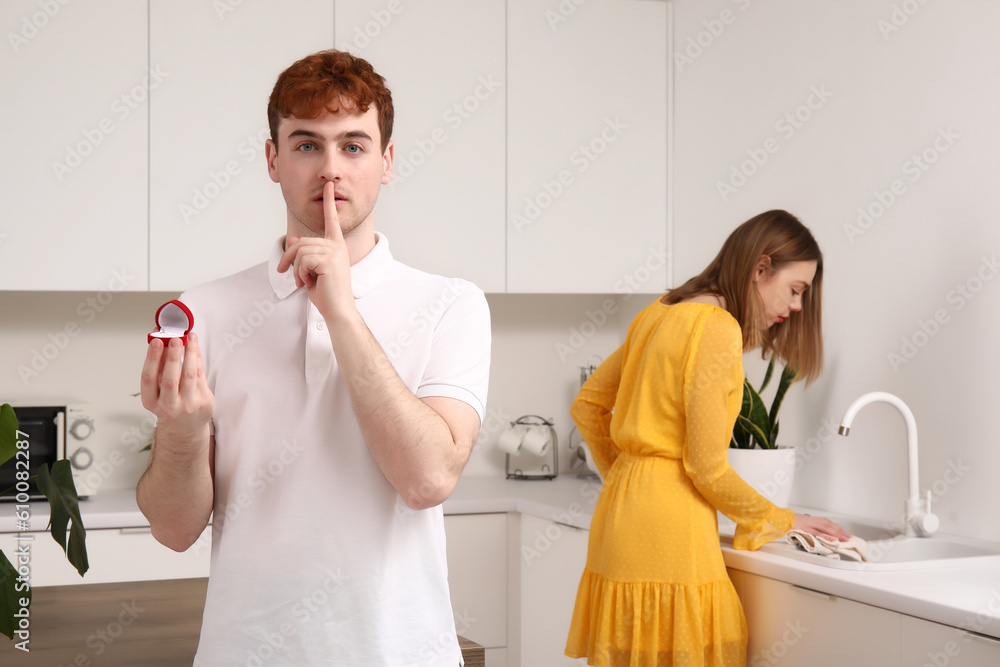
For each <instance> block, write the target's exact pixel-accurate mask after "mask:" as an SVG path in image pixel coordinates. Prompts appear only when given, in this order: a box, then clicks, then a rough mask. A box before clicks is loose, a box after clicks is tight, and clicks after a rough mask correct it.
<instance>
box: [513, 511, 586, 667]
mask: <svg viewBox="0 0 1000 667" xmlns="http://www.w3.org/2000/svg"><path fill="white" fill-rule="evenodd" d="M519 516H520V548H519V554H518V558H517V570H518V571H519V573H520V577H519V579H520V585H519V586H518V591H517V593H518V596H519V605H518V610H519V617H520V619H519V622H518V624H517V629H518V641H517V646H518V649H519V650H518V655H517V657H518V658H519V660H520V661H519V662H515V661H514V660H513V659H511V661H510V663H509V665H510V667H518V666H519V665H520V666H521V667H541V666H543V665H544V667H554V666H555V665H581V664H586V660H584V659H582V658H581V659H572V658H568V657H566V655H565V653H564V652H565V650H566V638H567V637H568V636H569V624H570V619H572V617H573V606H574V605H575V603H576V591H577V588H578V587H579V585H580V575H582V574H583V568H584V565H586V563H587V540H588V537H589V534H590V533H589V532H588V531H586V530H583V529H581V528H575V527H573V526H568V525H566V524H563V523H557V522H555V521H549V520H546V519H540V518H538V517H535V516H531V515H528V514H521V515H519Z"/></svg>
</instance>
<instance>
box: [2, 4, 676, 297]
mask: <svg viewBox="0 0 1000 667" xmlns="http://www.w3.org/2000/svg"><path fill="white" fill-rule="evenodd" d="M8 5H10V7H8V14H9V15H12V16H16V17H23V18H22V19H21V20H19V21H18V22H16V26H17V27H16V30H12V31H11V32H10V33H9V34H8V42H9V46H10V49H9V50H6V51H4V52H3V54H0V74H2V75H3V77H4V78H3V80H4V82H5V83H7V84H8V85H9V86H10V90H11V91H12V94H11V95H8V99H7V100H5V103H4V105H2V108H0V119H2V120H3V121H5V125H6V127H8V128H11V129H12V130H13V131H12V132H9V133H8V134H9V136H8V141H10V142H12V143H13V152H12V153H11V155H13V156H16V159H14V160H9V161H8V162H7V163H5V166H3V167H0V170H2V171H0V177H2V178H3V180H4V183H5V185H6V188H7V189H6V193H7V194H6V196H5V200H4V203H5V204H6V206H5V207H4V212H3V214H2V217H0V290H20V289H37V290H121V289H129V290H140V291H141V290H153V291H171V292H173V291H183V290H185V289H188V288H190V287H192V286H194V285H197V284H200V283H203V282H206V281H209V280H213V279H216V278H220V277H223V276H226V275H229V274H232V273H234V272H237V271H240V270H242V269H244V268H247V267H249V266H252V265H254V264H257V263H259V262H262V261H264V260H265V259H266V258H267V256H268V253H269V250H270V247H271V244H273V243H274V242H275V241H276V240H277V239H278V237H280V236H281V235H282V234H283V233H284V232H285V229H286V224H287V219H286V210H285V205H284V200H283V198H282V195H281V189H280V186H278V185H277V184H275V183H273V182H272V181H271V180H270V178H269V177H268V174H267V165H266V160H265V142H266V141H267V139H268V138H269V128H268V124H267V113H266V109H267V103H268V98H269V96H270V93H271V89H272V87H273V85H274V82H275V80H276V78H277V76H278V75H279V74H280V73H281V72H282V71H283V70H284V69H285V68H286V67H288V66H289V65H290V64H291V63H293V62H294V61H295V60H297V59H299V58H301V57H303V56H305V55H307V54H309V53H313V52H315V51H319V50H322V49H327V48H331V47H337V48H340V49H344V50H347V51H350V52H353V53H355V54H356V55H359V56H361V57H363V58H365V59H367V60H369V61H370V62H371V63H372V64H373V65H374V66H375V68H376V70H377V71H378V72H380V73H381V74H382V75H383V76H385V77H386V79H387V81H388V84H389V87H390V89H391V90H392V92H393V99H394V104H395V111H396V122H395V128H394V132H393V140H394V158H395V159H394V175H393V178H392V180H391V182H390V183H389V184H388V185H385V186H383V188H382V192H381V194H380V198H379V204H378V208H377V209H376V223H375V227H376V229H378V230H380V231H382V232H385V234H386V235H387V236H388V238H389V240H390V243H391V247H392V251H393V253H394V255H395V256H396V257H397V258H398V259H400V260H401V261H403V262H405V263H407V264H410V265H411V266H414V267H416V268H419V269H423V270H426V271H429V272H432V273H438V274H443V275H447V276H456V277H461V278H465V279H468V280H471V281H472V282H474V283H476V284H477V285H479V286H480V287H481V288H482V289H483V290H485V291H487V292H515V293H524V292H531V293H614V292H634V291H644V292H650V293H652V292H659V291H661V290H662V289H663V288H664V287H665V286H666V284H667V275H668V268H667V261H668V257H669V248H668V238H667V237H668V233H667V106H668V100H667V97H668V81H667V79H668V77H667V42H668V39H667V36H668V7H669V5H668V3H664V2H636V1H634V0H592V1H591V2H587V3H582V4H577V3H570V2H564V3H560V4H555V3H548V4H546V3H535V2H528V1H527V0H481V1H479V2H474V3H473V2H461V1H459V0H440V1H438V2H434V3H417V4H416V5H411V4H404V3H401V2H397V1H396V0H389V1H386V0H364V1H359V2H334V0H300V1H299V2H297V3H295V6H294V8H290V6H289V4H288V3H281V2H278V1H277V0H258V1H257V2H253V3H250V2H236V1H235V0H224V1H219V2H211V3H209V2H204V0H148V2H133V1H132V0H93V2H89V3H84V4H81V5H79V6H78V5H77V4H75V3H74V4H63V3H61V2H60V3H48V4H46V3H42V4H39V3H38V2H34V1H32V0H23V1H22V0H18V1H17V2H11V3H8ZM49 5H51V7H50V9H46V7H49ZM11 10H13V11H11ZM50 10H51V11H50ZM53 13H54V14H53ZM50 14H53V15H50ZM12 25H14V23H13V22H12Z"/></svg>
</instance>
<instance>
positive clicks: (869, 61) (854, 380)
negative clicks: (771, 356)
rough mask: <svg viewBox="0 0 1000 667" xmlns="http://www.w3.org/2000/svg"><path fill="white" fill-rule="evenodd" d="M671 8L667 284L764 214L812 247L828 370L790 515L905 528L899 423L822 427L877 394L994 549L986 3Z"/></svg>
mask: <svg viewBox="0 0 1000 667" xmlns="http://www.w3.org/2000/svg"><path fill="white" fill-rule="evenodd" d="M673 4H674V9H675V18H676V23H675V56H676V57H675V62H674V73H675V77H676V80H675V94H674V100H675V113H676V121H675V123H676V124H675V132H674V135H673V136H674V146H675V148H674V156H673V159H674V164H675V166H676V168H677V169H676V174H675V179H674V192H675V195H676V196H675V199H674V208H673V214H674V220H675V236H674V255H675V257H676V269H675V274H674V277H675V279H676V280H678V281H679V280H681V279H682V278H683V277H685V276H686V275H688V274H691V273H693V272H695V271H697V270H699V269H700V268H701V267H702V266H703V265H704V264H705V263H706V262H707V261H708V260H709V259H710V258H711V256H712V254H713V253H714V252H715V251H716V250H717V248H718V246H719V244H720V243H721V241H722V239H723V238H724V237H725V235H726V234H728V232H729V231H730V230H731V229H732V228H733V227H734V226H735V225H736V224H738V223H739V222H741V221H743V220H745V219H746V218H748V217H750V216H751V215H754V214H756V213H758V212H760V211H763V210H766V209H770V208H786V209H788V210H790V211H792V212H793V213H795V214H797V215H798V216H799V217H800V218H801V219H802V220H803V221H804V222H805V224H806V225H808V226H809V227H810V228H811V229H812V230H813V232H814V233H815V235H816V237H817V239H818V241H819V243H820V246H821V247H822V248H823V251H824V255H825V260H826V263H825V267H826V277H825V285H824V301H825V309H824V311H825V312H824V316H825V322H824V324H825V326H824V333H825V342H826V349H827V353H826V369H827V370H826V372H825V374H824V375H823V377H822V378H821V379H820V380H819V381H817V382H816V383H814V384H813V385H812V386H810V387H808V388H807V389H805V390H803V388H802V387H797V388H796V389H795V390H794V391H793V393H792V395H791V397H790V399H789V400H788V403H787V404H786V406H785V407H784V409H783V410H782V416H783V421H782V424H783V426H782V434H783V436H782V440H783V441H784V444H788V445H796V446H799V447H800V448H803V449H804V451H802V452H800V453H802V454H804V457H803V466H802V468H801V470H800V476H799V478H798V480H797V482H796V486H795V490H794V492H793V502H796V501H797V502H799V503H801V504H804V505H807V506H813V507H818V508H821V509H827V510H831V511H839V512H847V513H851V514H857V515H861V516H867V517H872V518H876V519H882V520H887V521H890V520H894V519H896V518H898V516H899V515H900V514H901V512H902V507H903V499H904V498H905V495H906V454H905V451H906V450H905V432H904V429H903V422H902V419H901V418H900V416H899V414H898V413H897V412H896V411H895V410H894V409H893V408H891V407H888V406H885V405H873V406H871V407H869V408H866V409H865V410H863V411H862V412H861V413H860V415H859V416H858V417H857V419H856V420H855V423H854V427H853V429H852V431H851V435H850V437H849V438H843V437H840V436H835V435H830V428H829V426H828V424H829V423H830V420H832V421H837V422H839V419H840V417H841V416H842V414H843V412H844V410H845V409H846V408H847V406H848V405H849V404H850V403H851V402H852V401H853V400H854V399H855V398H856V397H858V396H859V395H861V394H862V393H865V392H868V391H873V390H885V391H889V392H892V393H895V394H897V395H899V396H900V397H901V398H902V399H903V400H904V401H906V402H907V404H908V405H909V406H910V408H911V409H912V410H913V412H914V414H915V416H916V420H917V424H918V427H919V436H920V441H919V444H920V482H921V488H923V489H925V490H926V489H931V490H932V491H933V492H934V494H935V499H936V500H935V506H936V507H935V511H936V512H937V513H938V514H939V516H940V518H941V530H942V531H945V532H954V533H960V534H966V535H970V536H977V537H982V538H988V539H992V540H1000V524H998V522H997V521H996V520H995V519H994V518H993V516H992V512H991V511H990V510H991V509H992V508H994V507H996V506H997V505H998V504H1000V484H998V483H997V481H998V478H1000V448H997V447H996V446H995V444H994V443H995V440H996V426H995V422H994V416H995V414H996V406H997V405H998V404H1000V385H998V382H997V380H996V377H997V371H998V364H997V361H998V348H997V344H996V336H995V335H994V332H996V331H997V330H998V327H1000V280H993V278H994V277H996V276H997V273H998V271H1000V266H998V264H997V262H998V250H1000V225H998V219H1000V204H998V201H997V197H996V194H995V192H996V186H995V180H996V177H997V174H998V170H997V153H998V148H1000V129H998V123H997V119H998V118H1000V88H998V87H997V86H996V85H995V82H996V77H997V74H998V72H1000V47H998V46H997V42H996V40H995V39H993V32H994V31H995V27H996V26H997V25H1000V5H998V4H997V3H990V2H977V1H973V0H957V1H953V2H938V3H934V2H917V1H916V0H905V1H899V0H892V1H890V0H882V1H878V2H871V1H870V0H851V1H848V2H839V3H823V4H822V5H815V4H814V3H802V2H795V1H794V0H780V1H773V2H768V3H757V2H753V3H751V2H749V1H746V0H732V1H730V0H712V1H710V2H703V1H700V0H699V1H698V2H694V1H693V0H677V1H676V2H674V3H673ZM750 372H751V377H754V375H753V371H752V370H751V371H750ZM760 377H761V374H760V373H759V372H758V373H757V374H756V378H757V379H759V378H760Z"/></svg>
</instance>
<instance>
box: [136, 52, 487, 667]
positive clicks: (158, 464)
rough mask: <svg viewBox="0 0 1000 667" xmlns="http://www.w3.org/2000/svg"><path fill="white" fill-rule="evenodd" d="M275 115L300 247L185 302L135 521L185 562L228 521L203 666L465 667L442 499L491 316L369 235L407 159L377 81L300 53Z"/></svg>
mask: <svg viewBox="0 0 1000 667" xmlns="http://www.w3.org/2000/svg"><path fill="white" fill-rule="evenodd" d="M268 117H269V122H270V126H271V140H269V141H268V142H267V150H266V155H267V167H268V171H269V173H270V176H271V179H272V180H273V181H274V182H276V183H279V184H280V186H281V191H282V195H283V196H284V199H285V203H286V205H287V236H285V237H283V238H281V239H280V240H279V241H278V242H277V243H276V244H275V246H274V247H273V248H272V250H271V256H270V259H269V261H268V262H266V263H264V264H260V265H258V266H256V267H253V268H251V269H248V270H246V271H243V272H241V273H238V274H236V275H233V276H230V277H228V278H223V279H221V280H218V281H215V282H212V283H209V284H207V285H203V286H200V287H197V288H195V289H193V290H190V291H189V292H187V293H185V294H184V295H182V296H181V300H182V301H183V302H184V303H185V304H187V305H188V307H189V308H190V309H191V310H192V312H193V313H194V315H195V323H196V325H195V333H192V334H191V335H190V336H189V339H188V344H187V347H186V348H183V349H182V348H181V346H180V345H179V343H178V341H176V340H174V341H171V342H170V343H169V345H167V346H164V345H163V343H162V342H161V341H158V340H157V341H154V342H153V343H151V344H150V346H149V351H148V354H147V356H146V361H145V365H144V367H143V372H142V400H143V405H144V406H145V407H146V408H147V409H148V410H150V411H152V412H154V413H155V414H156V416H157V418H158V423H157V430H156V434H155V437H154V442H153V449H152V453H151V457H150V461H149V466H148V468H147V470H146V472H145V473H144V474H143V476H142V479H141V480H140V481H139V485H138V489H137V498H138V502H139V506H140V508H141V509H142V511H143V513H144V514H145V515H146V516H147V518H148V519H149V521H150V525H151V526H152V530H153V535H154V536H155V537H156V539H157V540H159V541H160V542H162V543H163V544H165V545H166V546H168V547H170V548H172V549H175V550H178V551H181V550H184V549H187V548H188V547H189V546H190V545H191V544H192V543H194V541H195V540H196V539H197V538H198V536H199V535H200V534H201V532H202V531H203V530H204V528H205V526H206V525H207V522H208V520H209V517H210V515H212V514H213V511H214V519H213V521H212V570H211V576H210V578H209V587H208V599H207V601H206V605H205V614H204V621H203V625H202V633H201V640H200V643H199V646H198V654H197V657H196V659H195V665H211V666H212V667H218V666H220V665H262V664H276V665H345V666H346V665H352V666H354V665H369V666H386V667H388V666H389V665H393V666H396V665H421V666H427V667H430V666H437V665H448V666H449V667H454V666H455V665H458V664H460V662H461V655H460V652H459V649H458V643H457V640H456V638H455V626H454V619H453V615H452V610H451V604H450V599H449V592H448V583H447V565H446V561H445V544H444V522H443V513H442V510H441V506H440V503H441V502H443V501H444V500H445V499H446V498H447V497H448V495H449V494H450V493H451V491H452V489H453V488H454V486H455V483H456V482H457V480H458V477H459V475H460V474H461V471H462V469H463V467H464V466H465V463H466V461H467V459H468V456H469V453H470V452H471V450H472V446H473V444H474V443H475V440H476V437H477V435H478V433H479V428H480V424H481V421H482V417H483V411H484V406H485V403H486V388H487V383H488V375H489V354H490V322H489V311H488V307H487V305H486V300H485V298H484V296H483V294H482V292H481V291H480V290H479V289H478V288H476V287H475V286H474V285H472V284H471V283H468V282H465V281H461V280H448V279H445V278H441V277H438V276H432V275H429V274H426V273H422V272H420V271H417V270H415V269H411V268H409V267H406V266H404V265H403V264H400V263H399V262H396V261H395V260H393V259H392V256H391V255H390V253H389V246H388V241H387V239H386V238H385V237H384V236H382V235H381V234H379V233H377V232H375V231H374V227H373V224H374V220H373V209H374V206H375V202H376V199H377V198H378V193H379V189H380V187H381V185H383V184H386V183H388V182H389V179H390V178H391V176H392V164H393V154H394V147H393V144H392V142H391V141H390V137H391V132H392V117H393V109H392V98H391V96H390V94H389V91H388V90H387V89H386V87H385V84H384V79H383V78H382V77H381V76H379V75H378V74H376V73H375V72H374V70H373V69H372V67H371V65H369V64H368V63H367V62H365V61H364V60H361V59H359V58H355V57H353V56H351V55H349V54H346V53H342V52H337V51H324V52H321V53H317V54H314V55H312V56H309V57H307V58H304V59H303V60H301V61H299V62H297V63H295V64H294V65H292V66H291V67H290V68H289V69H288V70H286V71H285V72H284V73H283V74H281V76H280V77H279V78H278V81H277V83H276V85H275V87H274V91H273V92H272V94H271V100H270V103H269V106H268ZM413 224H423V221H421V220H414V221H413ZM254 312H256V313H257V316H255V318H254V322H255V323H259V326H255V328H254V329H253V331H252V333H250V334H249V335H248V334H247V332H246V331H245V330H241V331H242V333H239V334H238V333H237V327H238V323H239V322H240V321H241V320H243V321H247V320H246V318H247V316H248V315H249V314H251V313H254ZM387 352H388V354H387ZM203 360H204V362H203Z"/></svg>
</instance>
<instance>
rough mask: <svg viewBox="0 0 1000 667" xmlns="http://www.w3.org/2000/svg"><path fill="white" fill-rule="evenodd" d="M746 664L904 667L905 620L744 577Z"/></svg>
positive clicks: (820, 594) (818, 593) (778, 583)
mask: <svg viewBox="0 0 1000 667" xmlns="http://www.w3.org/2000/svg"><path fill="white" fill-rule="evenodd" d="M743 609H744V612H745V613H746V617H747V626H748V629H749V641H748V644H747V664H748V665H750V666H751V667H758V666H760V665H789V666H792V665H816V664H822V665H879V667H893V666H895V665H899V664H900V663H899V660H900V648H899V636H900V615H899V614H898V613H896V612H892V611H887V610H885V609H880V608H878V607H872V606H870V605H867V604H862V603H860V602H855V601H853V600H847V599H844V598H840V597H836V596H834V595H827V594H825V593H823V592H821V591H813V590H810V589H806V588H801V587H799V586H795V585H792V584H788V583H785V582H782V581H775V580H774V579H768V578H766V577H761V576H758V575H754V574H749V573H746V572H744V573H743Z"/></svg>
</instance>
